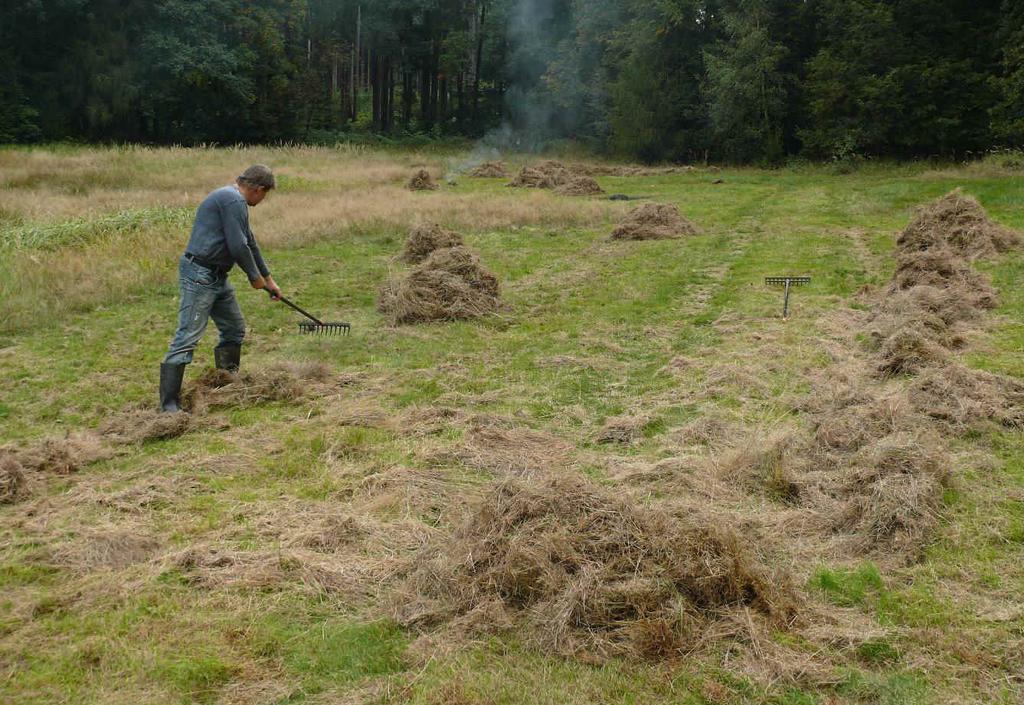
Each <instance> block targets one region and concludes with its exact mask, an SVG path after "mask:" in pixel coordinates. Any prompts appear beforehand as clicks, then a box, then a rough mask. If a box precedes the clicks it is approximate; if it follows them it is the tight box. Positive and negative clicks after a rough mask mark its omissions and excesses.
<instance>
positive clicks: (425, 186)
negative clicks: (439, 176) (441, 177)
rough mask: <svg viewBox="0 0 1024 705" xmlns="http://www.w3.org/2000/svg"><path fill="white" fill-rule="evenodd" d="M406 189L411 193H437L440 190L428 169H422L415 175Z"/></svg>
mask: <svg viewBox="0 0 1024 705" xmlns="http://www.w3.org/2000/svg"><path fill="white" fill-rule="evenodd" d="M405 187H406V188H407V189H409V190H410V191H436V190H437V189H438V188H440V187H439V186H438V185H437V183H436V182H435V181H434V177H432V176H431V175H430V172H429V171H427V170H426V169H420V170H419V171H417V172H416V173H415V174H413V175H412V178H410V179H409V183H408V184H406V185H405Z"/></svg>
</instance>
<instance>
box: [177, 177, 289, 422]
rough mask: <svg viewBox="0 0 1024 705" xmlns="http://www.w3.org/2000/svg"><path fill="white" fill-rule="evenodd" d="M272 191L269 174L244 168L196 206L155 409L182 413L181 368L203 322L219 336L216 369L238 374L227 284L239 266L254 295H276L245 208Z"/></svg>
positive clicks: (234, 309)
mask: <svg viewBox="0 0 1024 705" xmlns="http://www.w3.org/2000/svg"><path fill="white" fill-rule="evenodd" d="M274 186H275V181H274V174H273V172H271V171H270V169H269V168H267V167H265V166H263V165H262V164H256V165H254V166H251V167H249V168H248V169H246V170H245V172H243V173H242V175H241V176H239V177H238V179H237V180H236V181H235V184H234V185H232V186H225V187H223V188H219V189H217V190H216V191H214V192H213V193H211V194H210V195H209V196H207V197H206V199H205V200H204V201H203V202H202V204H200V206H199V209H198V210H197V211H196V217H195V221H194V222H193V224H192V235H191V236H190V237H189V241H188V246H187V247H186V248H185V254H184V255H182V257H181V260H180V261H179V263H178V278H179V283H180V286H181V303H180V306H179V309H178V330H177V332H176V333H175V334H174V339H173V340H172V341H171V346H170V349H169V350H168V351H167V355H166V357H164V361H163V364H161V365H160V409H161V410H162V411H181V380H182V377H184V375H185V365H187V364H188V363H190V362H192V354H193V352H194V351H195V349H196V345H197V344H198V343H199V339H200V338H201V337H202V336H203V331H205V330H206V324H207V321H208V319H210V318H213V322H214V323H215V324H216V326H217V330H218V331H219V332H220V342H219V343H218V345H217V347H216V348H215V349H214V351H213V356H214V362H215V364H216V366H217V369H221V370H227V371H229V372H232V373H234V372H237V371H238V366H239V363H240V361H241V356H242V339H243V338H244V337H245V321H244V319H243V318H242V311H241V310H240V309H239V308H238V301H237V300H235V290H234V288H233V287H232V286H231V283H230V282H228V272H229V271H230V270H231V268H232V267H233V266H234V265H236V264H237V265H238V266H239V267H241V268H242V270H244V271H245V274H246V276H248V277H249V285H250V286H252V288H253V289H266V290H268V291H269V292H270V293H271V298H273V299H274V300H275V301H276V300H277V299H278V297H279V296H280V295H281V289H280V288H279V287H278V286H277V284H276V283H275V282H274V278H273V277H271V276H270V270H269V269H268V268H267V264H266V262H264V261H263V255H261V254H260V248H259V246H258V245H257V244H256V237H255V236H254V235H253V233H252V229H251V228H250V227H249V207H250V206H251V207H255V206H258V205H259V204H260V203H261V202H262V201H263V199H264V198H266V196H267V193H268V192H269V191H270V190H271V189H273V188H274Z"/></svg>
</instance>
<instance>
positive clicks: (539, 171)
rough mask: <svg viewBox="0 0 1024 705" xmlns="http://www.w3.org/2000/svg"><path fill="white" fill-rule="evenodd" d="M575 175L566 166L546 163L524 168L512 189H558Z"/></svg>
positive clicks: (515, 179) (557, 163)
mask: <svg viewBox="0 0 1024 705" xmlns="http://www.w3.org/2000/svg"><path fill="white" fill-rule="evenodd" d="M572 178H573V174H572V172H571V171H570V170H569V169H568V168H566V166H565V165H564V164H562V163H561V162H556V161H550V160H549V161H544V162H540V163H538V164H534V165H533V166H524V167H523V168H522V170H520V172H519V173H518V174H517V175H516V177H515V178H514V179H512V181H510V182H509V183H508V185H509V186H511V187H512V188H549V189H553V188H558V187H559V186H564V185H565V184H568V183H569V182H570V181H572Z"/></svg>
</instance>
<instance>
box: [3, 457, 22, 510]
mask: <svg viewBox="0 0 1024 705" xmlns="http://www.w3.org/2000/svg"><path fill="white" fill-rule="evenodd" d="M24 493H25V468H23V467H22V465H21V463H19V462H18V460H17V458H15V457H14V455H13V454H8V453H6V452H0V504H12V503H14V502H17V501H18V500H19V499H20V498H21V497H22V496H23V495H24Z"/></svg>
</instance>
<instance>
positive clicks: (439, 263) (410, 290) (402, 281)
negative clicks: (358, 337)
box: [377, 247, 499, 324]
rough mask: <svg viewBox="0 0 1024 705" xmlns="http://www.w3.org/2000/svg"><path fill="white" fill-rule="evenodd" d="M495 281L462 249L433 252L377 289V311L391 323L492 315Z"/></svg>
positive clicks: (495, 300) (495, 303)
mask: <svg viewBox="0 0 1024 705" xmlns="http://www.w3.org/2000/svg"><path fill="white" fill-rule="evenodd" d="M498 306H499V292H498V279H497V277H495V276H494V275H493V274H492V273H491V272H489V271H488V270H487V269H485V268H484V267H483V266H482V265H481V264H480V259H479V257H477V255H476V254H474V253H473V252H471V251H470V250H469V249H468V248H465V247H447V248H444V249H440V250H435V251H434V252H432V253H431V254H430V256H429V257H427V259H426V260H424V261H423V262H422V263H420V265H419V266H417V267H416V268H414V269H413V270H412V271H410V272H409V274H408V275H407V276H405V277H403V278H399V279H394V280H392V281H389V282H387V283H386V284H385V285H384V286H383V287H382V288H381V290H380V298H379V300H378V302H377V308H378V310H379V311H380V312H381V313H383V314H384V315H385V316H387V317H388V319H389V320H390V321H391V322H392V323H394V324H403V323H422V322H426V321H453V320H459V319H468V318H478V317H480V316H483V315H486V314H488V313H494V312H495V311H497V310H498Z"/></svg>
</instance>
